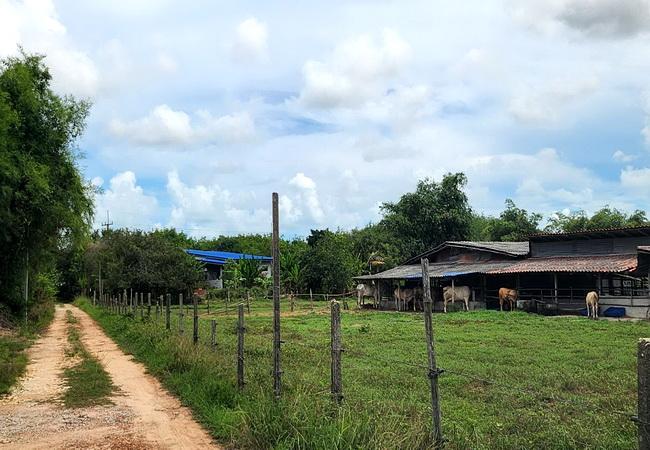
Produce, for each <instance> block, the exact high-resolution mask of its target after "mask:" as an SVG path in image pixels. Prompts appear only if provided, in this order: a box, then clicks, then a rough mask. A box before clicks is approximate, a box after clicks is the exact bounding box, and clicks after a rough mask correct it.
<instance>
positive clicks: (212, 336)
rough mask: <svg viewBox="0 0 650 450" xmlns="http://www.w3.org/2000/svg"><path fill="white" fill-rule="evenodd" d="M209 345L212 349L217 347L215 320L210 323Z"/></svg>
mask: <svg viewBox="0 0 650 450" xmlns="http://www.w3.org/2000/svg"><path fill="white" fill-rule="evenodd" d="M210 345H211V346H212V347H213V348H214V347H216V346H217V320H216V319H212V320H211V321H210Z"/></svg>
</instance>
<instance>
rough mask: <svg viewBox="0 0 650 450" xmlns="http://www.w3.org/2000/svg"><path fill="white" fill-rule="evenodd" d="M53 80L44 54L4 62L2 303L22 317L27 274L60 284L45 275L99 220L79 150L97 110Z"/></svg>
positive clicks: (0, 106)
mask: <svg viewBox="0 0 650 450" xmlns="http://www.w3.org/2000/svg"><path fill="white" fill-rule="evenodd" d="M50 82H51V76H50V73H49V71H48V69H47V67H46V66H45V64H44V63H43V57H42V56H36V55H28V54H25V53H23V54H21V55H20V56H19V57H10V58H5V59H2V60H0V246H1V247H2V252H1V253H0V298H2V299H3V301H5V302H7V303H8V304H9V305H10V307H11V308H12V309H13V310H14V311H17V310H20V309H22V308H23V307H25V306H28V305H26V304H25V303H24V301H23V292H24V286H25V275H26V272H27V273H29V274H31V275H32V279H33V280H35V281H38V280H52V279H53V277H39V276H38V275H39V274H41V273H45V272H53V271H54V267H55V263H56V252H57V251H58V250H60V249H63V248H66V247H67V248H69V249H75V248H79V247H80V246H81V245H82V243H83V241H84V239H85V238H86V237H87V235H88V233H89V230H90V222H91V219H92V212H93V204H92V189H91V187H90V185H89V184H88V183H86V182H85V181H84V180H83V178H82V175H81V173H80V171H79V168H78V167H77V163H76V161H77V159H78V158H79V157H80V155H79V152H78V151H77V148H76V147H75V142H76V140H77V138H78V137H79V136H80V135H81V133H82V132H83V130H84V127H85V119H86V116H87V114H88V111H89V107H90V105H89V103H88V102H86V101H82V100H77V99H75V98H73V97H71V96H63V97H62V96H59V95H57V94H56V93H54V92H53V91H52V89H51V88H50ZM30 287H31V288H32V290H33V289H37V288H38V286H34V284H33V283H32V284H31V286H30ZM30 294H31V292H30ZM29 297H31V295H30V296H29Z"/></svg>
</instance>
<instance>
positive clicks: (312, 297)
mask: <svg viewBox="0 0 650 450" xmlns="http://www.w3.org/2000/svg"><path fill="white" fill-rule="evenodd" d="M309 304H310V306H311V309H314V294H313V293H312V291H311V288H309Z"/></svg>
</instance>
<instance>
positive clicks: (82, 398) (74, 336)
mask: <svg viewBox="0 0 650 450" xmlns="http://www.w3.org/2000/svg"><path fill="white" fill-rule="evenodd" d="M67 323H68V345H69V347H68V349H67V350H66V356H68V357H70V358H76V359H78V361H77V362H76V363H75V364H74V365H73V366H72V367H68V368H66V369H65V370H64V371H63V380H64V382H65V385H66V390H65V393H64V394H63V403H64V405H65V406H66V407H68V408H81V407H85V406H95V405H105V404H110V403H111V400H110V395H111V394H112V393H113V391H114V390H115V387H114V385H113V382H112V381H111V377H110V376H109V375H108V373H106V370H104V368H103V367H102V365H101V363H100V362H99V361H98V360H97V358H95V357H94V356H92V355H91V354H90V353H88V351H87V350H86V348H85V347H84V345H83V343H82V342H81V336H80V334H79V326H78V324H77V319H76V318H75V317H74V316H73V315H72V313H71V312H70V311H67Z"/></svg>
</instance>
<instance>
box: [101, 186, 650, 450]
mask: <svg viewBox="0 0 650 450" xmlns="http://www.w3.org/2000/svg"><path fill="white" fill-rule="evenodd" d="M277 214H278V209H277V194H275V193H274V194H273V236H274V239H273V254H274V256H276V258H275V261H276V262H277V261H278V260H279V258H277V255H279V239H276V237H278V236H279V225H278V216H277ZM421 265H422V280H423V293H424V299H423V315H424V325H425V330H424V337H425V345H426V349H427V361H426V364H425V363H424V362H414V361H406V360H403V359H399V358H391V357H387V356H385V355H382V356H380V355H373V359H374V360H376V361H380V362H383V363H385V364H397V365H403V366H408V367H411V368H416V369H421V370H422V372H423V375H424V377H426V379H427V381H428V384H429V387H430V391H431V425H432V426H431V434H432V436H431V437H432V439H433V442H434V445H436V447H441V446H442V445H443V444H444V442H445V440H444V437H443V430H442V420H441V417H442V411H441V408H440V392H439V385H438V381H439V379H440V377H441V376H456V377H462V378H465V379H468V380H472V381H475V382H480V383H483V384H486V385H490V386H494V387H497V388H499V389H503V390H507V392H512V391H518V392H520V393H521V394H524V395H527V396H530V398H533V399H535V400H536V401H538V402H540V403H543V402H548V401H553V402H555V403H562V404H567V405H574V406H580V407H583V408H589V409H590V410H592V411H599V412H602V413H609V414H614V415H618V416H621V417H624V418H626V419H629V420H632V421H634V422H635V423H636V425H637V428H638V442H639V448H641V449H650V339H641V340H639V343H638V352H637V367H638V369H637V371H638V373H637V378H638V403H637V411H622V410H618V409H613V408H605V407H602V406H600V405H598V404H596V403H593V402H590V401H587V400H584V399H580V400H576V399H569V398H563V397H560V396H557V395H548V394H543V393H541V392H540V390H539V389H534V388H530V387H520V386H513V385H512V384H506V383H504V382H501V381H499V380H498V379H495V378H490V377H485V376H479V375H477V374H474V373H471V372H469V371H466V370H455V369H450V368H444V367H440V366H439V365H438V363H437V360H436V353H435V341H434V329H433V322H432V309H433V301H432V299H431V290H430V286H429V283H430V276H429V269H428V266H429V262H428V260H427V259H422V261H421ZM274 269H275V270H274V277H273V296H272V300H273V326H272V331H273V349H272V356H273V358H272V359H273V361H272V372H271V373H272V377H273V393H274V398H275V399H276V400H277V399H279V398H280V397H281V395H282V389H281V386H282V384H281V377H282V373H283V371H282V369H281V364H280V363H281V352H282V350H281V347H282V346H281V344H283V345H284V344H288V345H290V346H293V345H297V346H304V347H310V348H314V349H316V350H318V351H323V349H324V348H323V347H320V346H314V345H310V344H305V343H302V342H298V341H295V340H293V341H292V340H284V341H283V340H281V339H280V331H281V330H280V303H279V302H280V286H279V267H277V266H276V267H274ZM134 294H135V295H134ZM352 296H356V291H352V292H345V293H341V294H322V293H316V294H315V293H313V292H311V290H310V292H309V293H292V294H290V295H289V296H288V300H289V302H290V309H291V311H292V312H293V311H294V307H295V305H294V301H293V299H294V298H300V297H302V298H308V299H309V300H310V305H311V306H310V308H311V309H312V310H313V308H314V300H315V299H316V298H319V297H320V298H321V299H323V300H325V301H326V302H328V303H329V315H330V346H329V350H330V363H331V367H330V389H329V394H330V396H331V398H332V401H333V402H334V403H335V404H336V405H339V406H340V405H341V404H343V402H344V398H345V397H344V391H343V386H344V385H343V365H342V361H343V355H344V353H345V350H346V348H345V337H344V336H343V334H342V332H341V305H343V309H344V310H346V309H349V306H348V299H349V298H350V297H352ZM144 298H145V297H144V293H141V292H135V293H134V292H133V290H132V289H129V290H128V291H127V290H126V289H124V290H123V291H120V292H113V293H103V294H102V295H100V297H99V298H98V299H97V298H96V296H95V293H93V304H95V305H97V306H100V307H101V308H103V309H104V310H106V311H108V312H110V313H112V314H118V315H121V316H125V317H127V318H130V319H132V320H137V319H139V320H140V321H142V322H145V321H148V322H151V321H154V323H155V324H161V325H162V324H164V326H165V330H166V332H169V333H174V332H173V331H172V296H171V294H169V293H165V294H163V295H160V296H159V297H158V298H155V299H153V302H152V294H151V293H147V295H146V298H147V301H146V303H145V300H144ZM183 300H184V299H183V294H180V295H179V297H178V302H177V304H178V308H177V314H176V320H177V321H178V327H177V333H178V334H179V335H184V323H185V315H189V304H186V305H185V306H186V309H185V311H183V306H184V303H183ZM191 300H192V325H193V326H192V342H193V343H194V345H199V344H201V345H207V346H209V347H210V348H212V349H216V348H217V347H219V342H218V334H217V332H218V330H219V321H220V318H224V317H227V316H230V315H231V314H235V313H236V315H237V323H236V334H237V345H236V352H237V357H236V374H237V375H236V377H237V387H238V389H239V390H242V391H243V390H244V389H245V386H246V382H245V368H246V364H245V362H246V361H245V334H246V332H247V331H248V328H247V327H246V325H245V314H244V308H246V309H247V311H248V313H249V315H250V306H251V302H250V293H248V292H247V293H246V298H240V299H239V301H236V302H231V299H230V292H229V291H227V292H226V298H225V302H224V305H223V306H220V307H216V306H213V307H212V308H211V307H210V298H208V299H207V314H208V316H209V319H208V325H209V328H208V329H209V338H208V339H205V338H204V339H201V336H200V335H199V334H200V329H201V327H200V322H201V321H203V322H204V323H205V322H206V320H205V319H201V317H200V316H199V309H200V308H199V297H198V296H197V295H192V299H191ZM175 303H176V302H175ZM152 309H153V313H152ZM204 328H205V327H204Z"/></svg>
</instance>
